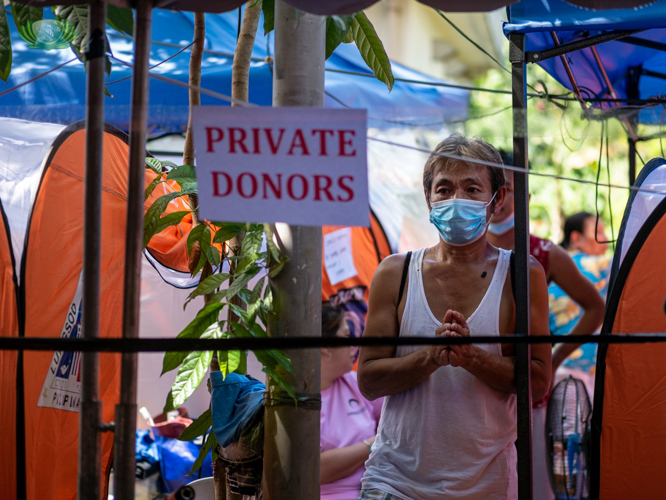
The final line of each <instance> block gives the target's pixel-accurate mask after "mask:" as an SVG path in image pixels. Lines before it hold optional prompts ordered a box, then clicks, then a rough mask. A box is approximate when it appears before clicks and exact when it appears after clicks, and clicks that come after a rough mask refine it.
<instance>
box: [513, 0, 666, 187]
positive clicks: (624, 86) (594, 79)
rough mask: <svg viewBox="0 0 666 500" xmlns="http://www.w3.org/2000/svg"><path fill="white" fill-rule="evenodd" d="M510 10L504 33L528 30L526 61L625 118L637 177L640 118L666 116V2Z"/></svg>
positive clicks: (552, 0) (541, 4) (548, 3)
mask: <svg viewBox="0 0 666 500" xmlns="http://www.w3.org/2000/svg"><path fill="white" fill-rule="evenodd" d="M507 13H508V19H509V21H508V23H506V24H505V25H504V32H505V33H506V34H507V35H510V34H512V33H522V34H525V44H526V47H525V50H526V62H531V63H537V64H539V65H540V66H541V67H543V68H544V69H545V70H546V71H547V72H548V73H549V74H550V75H551V76H553V78H555V79H556V80H557V81H558V82H560V83H561V84H562V85H564V86H565V87H567V88H568V89H570V90H572V91H573V92H574V94H575V96H576V98H577V99H579V100H580V101H581V103H584V104H583V105H584V106H585V107H587V106H590V107H591V108H596V109H597V110H601V112H600V113H599V116H600V117H603V118H605V117H618V118H620V119H621V120H622V121H623V122H624V123H625V126H626V128H627V133H628V136H629V161H630V168H629V170H630V174H629V178H630V183H631V184H633V182H634V180H635V178H636V159H635V151H636V150H635V144H636V142H637V141H640V140H644V138H642V137H639V135H638V134H637V131H636V124H637V123H644V124H651V125H658V124H663V123H665V122H666V113H665V108H664V103H666V100H665V99H664V85H665V84H664V80H666V53H664V52H665V51H666V2H664V1H663V0H661V1H657V2H653V3H650V4H648V5H645V6H642V7H640V8H635V9H614V10H604V11H602V12H599V11H594V10H589V9H583V8H580V7H576V6H575V5H572V4H570V3H567V2H565V1H563V0H544V1H532V0H523V1H521V2H518V3H516V4H514V5H511V6H509V7H507ZM600 42H603V43H600ZM553 50H555V51H557V52H553ZM565 54H566V56H565ZM590 116H592V115H591V114H590Z"/></svg>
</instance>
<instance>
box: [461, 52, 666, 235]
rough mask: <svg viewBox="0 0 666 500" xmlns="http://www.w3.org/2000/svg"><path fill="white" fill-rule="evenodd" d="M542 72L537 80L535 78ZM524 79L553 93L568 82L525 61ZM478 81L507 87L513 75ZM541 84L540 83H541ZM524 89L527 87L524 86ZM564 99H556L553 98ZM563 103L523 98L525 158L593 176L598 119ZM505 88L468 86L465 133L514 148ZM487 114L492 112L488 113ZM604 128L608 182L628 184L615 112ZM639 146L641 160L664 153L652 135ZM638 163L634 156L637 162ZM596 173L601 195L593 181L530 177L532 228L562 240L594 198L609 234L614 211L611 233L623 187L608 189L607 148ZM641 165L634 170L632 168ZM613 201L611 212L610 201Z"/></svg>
mask: <svg viewBox="0 0 666 500" xmlns="http://www.w3.org/2000/svg"><path fill="white" fill-rule="evenodd" d="M539 80H540V81H541V82H542V83H539ZM528 83H530V84H532V85H533V86H534V87H535V88H536V89H537V90H539V91H543V90H545V89H547V90H548V92H549V93H550V94H553V95H554V94H565V93H567V92H568V90H567V89H565V88H564V87H562V86H561V85H559V84H558V83H557V82H556V81H555V80H554V79H552V78H551V77H550V76H548V74H547V73H546V72H545V71H544V70H543V69H541V68H540V67H538V66H534V65H529V66H528ZM475 84H476V85H477V86H479V87H484V88H492V89H504V90H506V89H510V88H511V77H510V75H509V74H508V73H507V72H505V71H502V70H499V69H498V70H490V71H488V72H487V73H486V74H485V75H484V76H483V77H481V78H479V79H478V80H477V81H476V82H475ZM544 85H545V87H544ZM528 91H529V92H532V91H531V90H529V89H528ZM558 102H561V101H558ZM565 104H566V105H567V107H566V109H560V108H559V107H558V106H556V105H555V104H553V103H552V102H548V101H547V100H546V99H542V98H536V97H534V98H531V99H530V100H529V102H528V135H529V158H530V163H531V167H532V170H533V171H534V172H544V173H552V174H557V175H562V176H565V177H569V178H575V179H585V180H590V181H595V179H596V176H597V168H598V166H599V165H598V162H599V148H600V145H601V127H602V124H601V121H599V120H588V119H586V118H585V116H584V113H583V111H582V109H581V106H580V104H579V103H577V102H572V101H568V102H565ZM510 106H511V96H510V95H509V94H492V93H488V92H471V106H470V118H471V119H470V120H468V121H467V122H465V124H464V128H463V131H464V133H465V134H467V135H477V136H480V137H482V138H483V139H485V140H487V141H489V142H490V143H491V144H493V145H494V146H496V147H498V148H501V149H505V150H508V151H511V148H512V126H513V125H512V114H511V108H510ZM489 115H491V116H489ZM607 125H608V126H607V130H608V135H609V141H608V143H609V148H608V149H609V167H610V182H611V183H612V184H617V185H622V186H627V185H628V182H629V180H628V179H629V177H628V170H629V160H628V156H627V153H628V142H627V134H626V132H625V131H624V129H623V127H622V124H621V123H620V121H619V120H618V119H615V118H611V119H609V120H608V121H607ZM659 131H660V130H659V127H648V126H640V127H639V135H641V136H647V135H651V134H655V133H659ZM638 152H639V154H640V156H641V157H642V158H643V160H644V161H645V162H647V161H649V160H650V159H652V158H654V157H657V156H662V152H661V146H660V141H659V140H658V139H657V140H651V141H647V142H641V143H639V144H638ZM642 166H643V163H642V161H641V160H640V158H639V159H637V170H638V171H639V172H640V168H641V167H642ZM601 169H602V170H601V176H600V183H601V184H602V185H601V186H600V187H599V192H598V195H596V196H595V186H593V185H586V184H580V183H575V182H571V181H564V180H555V179H552V178H545V177H538V176H535V175H533V176H531V177H530V192H531V195H532V197H531V201H530V219H531V230H532V232H533V233H534V234H536V235H538V236H541V237H546V238H550V239H552V240H553V241H555V242H557V243H559V242H560V239H561V234H562V233H561V227H562V224H563V220H564V217H566V216H568V215H571V214H573V213H576V212H579V211H583V210H584V211H587V212H590V213H592V214H594V213H595V200H596V203H597V204H598V207H599V214H600V217H601V219H602V220H603V222H604V224H605V225H606V235H607V237H608V238H609V239H610V238H611V237H612V236H611V224H610V223H611V213H612V216H613V226H614V233H615V236H617V231H618V229H619V226H620V222H621V220H622V215H623V213H624V208H625V205H626V202H627V198H628V190H626V189H611V190H610V193H609V190H608V187H605V186H603V184H605V183H608V176H607V173H606V154H605V150H604V154H603V158H602V162H601ZM637 173H638V172H637ZM609 200H610V202H611V203H610V205H611V206H612V212H611V210H610V208H609Z"/></svg>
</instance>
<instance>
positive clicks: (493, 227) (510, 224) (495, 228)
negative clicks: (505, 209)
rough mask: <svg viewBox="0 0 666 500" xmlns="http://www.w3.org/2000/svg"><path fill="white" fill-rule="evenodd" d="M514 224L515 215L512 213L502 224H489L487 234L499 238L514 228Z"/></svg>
mask: <svg viewBox="0 0 666 500" xmlns="http://www.w3.org/2000/svg"><path fill="white" fill-rule="evenodd" d="M515 224H516V214H515V213H512V214H511V215H509V216H508V217H507V218H506V219H505V220H503V221H502V222H491V223H490V224H488V232H489V233H493V234H495V235H497V236H500V235H502V234H504V233H506V232H507V231H510V230H511V229H513V228H514V226H515Z"/></svg>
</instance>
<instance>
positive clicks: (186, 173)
mask: <svg viewBox="0 0 666 500" xmlns="http://www.w3.org/2000/svg"><path fill="white" fill-rule="evenodd" d="M167 180H168V181H176V182H177V183H178V185H179V186H181V187H182V186H183V184H185V183H190V184H191V183H195V184H196V182H197V177H196V169H195V167H194V165H181V166H179V167H174V168H172V169H171V170H169V173H168V174H167Z"/></svg>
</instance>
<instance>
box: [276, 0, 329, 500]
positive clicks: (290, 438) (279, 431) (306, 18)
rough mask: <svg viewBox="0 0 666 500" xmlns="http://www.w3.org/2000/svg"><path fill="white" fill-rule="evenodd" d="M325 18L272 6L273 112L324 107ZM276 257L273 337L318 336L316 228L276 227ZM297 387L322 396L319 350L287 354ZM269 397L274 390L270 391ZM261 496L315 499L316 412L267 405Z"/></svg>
mask: <svg viewBox="0 0 666 500" xmlns="http://www.w3.org/2000/svg"><path fill="white" fill-rule="evenodd" d="M325 25H326V19H325V18H324V17H321V16H315V15H312V14H307V13H304V12H298V11H296V10H295V9H293V8H292V7H290V6H289V5H287V4H286V3H284V2H283V1H281V0H278V1H276V2H275V69H274V72H273V73H274V76H273V105H274V106H308V107H323V106H324V56H325V43H326V42H325V35H326V33H325ZM276 230H277V233H278V235H279V236H278V239H279V244H280V249H281V251H282V252H283V253H284V254H285V255H287V256H288V257H289V258H290V261H289V262H288V263H287V265H286V266H285V267H284V269H283V270H282V272H281V273H280V275H279V276H278V277H277V279H275V280H273V281H272V283H271V286H273V288H274V290H275V291H276V292H277V293H275V307H276V313H277V314H275V315H273V317H272V318H271V319H270V321H269V325H268V327H269V332H270V335H271V336H272V337H299V336H320V335H321V239H322V232H321V227H302V226H287V225H285V224H277V225H276ZM287 355H288V356H289V357H290V358H291V362H292V365H293V368H294V373H295V374H296V377H295V388H296V391H297V392H299V393H303V394H305V395H309V396H310V397H311V398H313V399H315V400H316V399H317V398H319V397H320V395H319V392H320V370H321V367H320V353H319V349H311V350H292V351H289V352H287ZM268 390H269V391H272V390H275V387H274V386H269V388H268ZM265 424H266V426H265V429H266V430H265V444H264V497H265V498H266V499H267V500H276V499H288V500H299V499H302V500H311V499H313V498H319V455H320V449H319V411H316V409H315V410H313V409H306V408H305V405H304V404H302V403H299V406H298V407H296V406H293V405H292V404H287V405H281V406H267V407H266V415H265Z"/></svg>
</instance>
